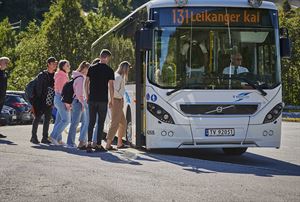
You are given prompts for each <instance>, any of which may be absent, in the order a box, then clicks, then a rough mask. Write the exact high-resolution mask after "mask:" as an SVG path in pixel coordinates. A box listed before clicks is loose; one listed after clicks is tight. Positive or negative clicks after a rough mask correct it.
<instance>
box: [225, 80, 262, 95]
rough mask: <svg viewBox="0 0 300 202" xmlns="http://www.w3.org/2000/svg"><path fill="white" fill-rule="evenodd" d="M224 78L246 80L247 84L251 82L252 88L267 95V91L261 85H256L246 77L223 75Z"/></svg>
mask: <svg viewBox="0 0 300 202" xmlns="http://www.w3.org/2000/svg"><path fill="white" fill-rule="evenodd" d="M223 78H224V79H228V80H238V81H245V82H246V83H247V84H249V85H250V86H251V87H252V88H254V89H256V90H258V91H259V92H260V93H261V94H262V95H263V96H266V95H267V93H266V91H264V90H263V89H262V88H261V87H260V86H259V85H255V84H254V83H253V82H252V81H250V80H248V79H246V78H244V77H238V76H232V77H223Z"/></svg>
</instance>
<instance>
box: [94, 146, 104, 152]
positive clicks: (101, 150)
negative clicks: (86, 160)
mask: <svg viewBox="0 0 300 202" xmlns="http://www.w3.org/2000/svg"><path fill="white" fill-rule="evenodd" d="M94 149H95V152H106V149H104V147H102V146H101V145H96V147H95V148H94Z"/></svg>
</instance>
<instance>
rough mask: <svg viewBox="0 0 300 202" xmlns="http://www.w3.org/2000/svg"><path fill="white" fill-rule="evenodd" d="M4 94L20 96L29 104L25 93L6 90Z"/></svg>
mask: <svg viewBox="0 0 300 202" xmlns="http://www.w3.org/2000/svg"><path fill="white" fill-rule="evenodd" d="M6 94H14V95H20V96H21V97H22V98H23V99H24V100H25V101H26V102H27V103H28V104H30V103H29V100H28V98H27V96H26V94H25V91H17V90H8V91H6Z"/></svg>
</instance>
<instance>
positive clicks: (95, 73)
mask: <svg viewBox="0 0 300 202" xmlns="http://www.w3.org/2000/svg"><path fill="white" fill-rule="evenodd" d="M110 57H111V52H110V51H109V50H107V49H103V50H102V51H101V53H100V62H99V63H96V64H94V65H92V66H91V67H90V68H89V71H88V73H87V77H86V82H85V89H86V94H87V99H88V106H89V117H90V120H89V127H88V145H87V149H86V151H87V152H88V153H90V152H92V151H93V150H92V135H93V130H94V126H95V122H96V116H97V115H98V130H97V145H96V147H95V148H94V150H95V151H96V152H104V151H106V150H105V149H104V148H103V147H102V145H101V142H102V133H103V127H104V121H105V118H106V113H107V105H108V104H109V107H112V106H113V99H110V101H109V102H108V86H109V93H110V98H113V97H114V84H113V81H114V80H115V76H114V71H113V70H112V69H111V68H110V67H109V66H108V65H107V64H108V62H109V60H110Z"/></svg>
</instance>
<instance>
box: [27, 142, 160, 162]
mask: <svg viewBox="0 0 300 202" xmlns="http://www.w3.org/2000/svg"><path fill="white" fill-rule="evenodd" d="M32 148H34V149H42V150H49V151H62V152H66V153H69V154H73V155H78V156H86V157H92V158H100V159H101V160H103V161H108V162H111V163H123V164H130V165H142V164H141V163H140V161H157V160H152V159H149V158H143V157H141V156H138V155H137V154H135V153H134V152H130V151H127V150H117V151H113V152H93V153H87V152H86V151H85V150H78V149H69V148H66V147H63V146H54V145H44V144H39V145H34V146H32Z"/></svg>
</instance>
